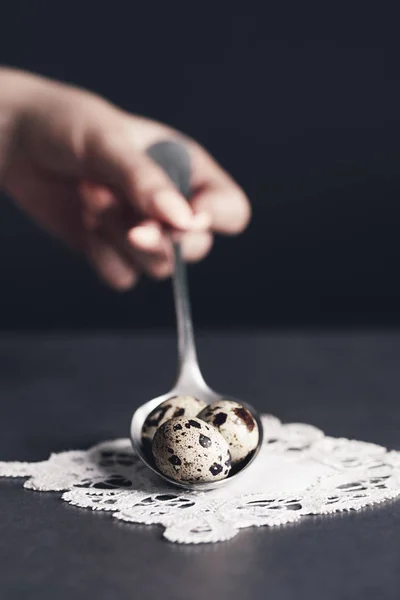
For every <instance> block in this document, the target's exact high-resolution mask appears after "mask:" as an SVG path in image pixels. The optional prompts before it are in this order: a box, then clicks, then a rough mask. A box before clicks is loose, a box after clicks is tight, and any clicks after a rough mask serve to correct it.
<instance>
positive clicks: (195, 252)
mask: <svg viewBox="0 0 400 600" xmlns="http://www.w3.org/2000/svg"><path fill="white" fill-rule="evenodd" d="M181 244H182V256H183V258H184V259H185V260H186V261H188V262H198V261H200V260H203V258H204V257H205V256H207V254H208V253H209V252H210V250H211V247H212V244H213V236H212V234H211V233H208V232H203V233H187V234H185V235H184V236H183V237H182V242H181Z"/></svg>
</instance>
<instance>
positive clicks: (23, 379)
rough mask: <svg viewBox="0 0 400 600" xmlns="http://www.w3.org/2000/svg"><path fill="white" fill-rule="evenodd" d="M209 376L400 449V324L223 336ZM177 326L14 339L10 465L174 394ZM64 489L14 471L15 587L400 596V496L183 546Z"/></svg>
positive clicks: (104, 592) (92, 437) (6, 447)
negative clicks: (352, 330) (69, 499)
mask: <svg viewBox="0 0 400 600" xmlns="http://www.w3.org/2000/svg"><path fill="white" fill-rule="evenodd" d="M199 348H200V352H199V353H200V357H201V362H202V364H203V367H204V373H205V375H206V378H207V379H208V380H209V382H210V384H211V385H212V386H213V387H215V388H216V389H219V390H225V391H229V392H232V393H234V394H235V395H236V396H238V397H243V398H245V399H246V400H248V401H249V402H252V403H254V404H255V405H256V406H257V407H258V408H259V409H260V410H262V411H265V412H271V413H273V414H275V415H277V416H278V417H279V418H281V419H282V420H283V421H296V422H299V421H302V422H308V423H312V424H314V425H316V426H318V427H320V428H322V429H323V430H324V431H326V432H328V433H329V434H331V435H334V436H346V437H355V438H358V439H363V440H367V441H371V442H376V443H379V444H383V445H385V446H388V447H390V448H394V449H399V448H400V402H399V398H400V369H399V365H400V335H397V334H391V335H388V334H336V335H334V334H322V333H321V334H318V335H315V334H313V335H306V334H304V335H299V334H296V335H290V334H282V335H277V334H271V335H267V334H260V335H252V334H248V335H244V334H240V335H239V334H237V335H235V334H230V335H226V334H218V333H216V334H214V335H211V334H208V335H204V336H200V340H199ZM174 372H175V352H174V339H173V336H168V335H154V334H144V333H140V334H138V335H131V336H121V335H91V336H87V337H84V336H72V335H71V336H61V335H60V336H52V337H40V336H36V337H34V336H30V337H21V336H10V335H9V334H7V335H3V336H2V337H1V338H0V395H1V404H0V460H27V461H33V460H41V459H45V458H47V456H48V455H49V453H50V452H55V451H60V450H64V449H83V448H87V447H88V446H90V445H92V444H93V443H95V442H98V441H101V440H103V439H106V438H112V437H125V436H127V433H128V428H129V422H130V417H131V414H132V411H133V409H134V408H135V406H137V405H138V404H140V403H141V402H143V401H144V400H146V399H148V398H150V397H153V396H156V395H158V394H159V393H161V392H164V391H166V390H167V389H168V388H169V386H170V384H171V383H172V379H173V375H174ZM59 496H60V495H59V494H56V493H33V492H31V491H28V490H24V489H22V488H21V485H20V483H19V482H18V481H15V480H1V481H0V571H1V575H0V598H1V599H3V598H4V599H5V600H13V599H19V598H21V599H24V598H27V599H28V598H29V599H30V600H31V599H36V598H38V599H39V598H40V599H41V600H46V599H47V598H49V599H50V598H51V599H52V600H53V599H55V598H57V600H64V599H65V600H67V599H68V600H70V598H75V599H81V598H82V599H86V598H91V599H93V598H95V599H96V600H108V599H117V600H125V599H129V600H131V599H132V598H140V599H143V600H144V599H146V598H163V599H165V600H168V599H174V600H180V599H182V600H183V599H185V600H197V599H199V600H200V599H203V598H218V599H219V600H224V599H228V598H229V599H230V600H235V599H239V598H240V599H242V598H251V599H254V600H256V599H261V598H262V599H264V598H268V599H271V600H291V599H293V600H294V599H296V600H303V599H304V600H314V599H315V600H317V599H318V600H320V599H321V598H323V599H324V600H330V599H332V600H333V599H335V600H337V599H340V600H342V599H343V600H346V599H356V598H360V599H361V598H362V599H363V600H366V599H370V598H371V599H373V600H376V599H377V598H379V599H380V600H388V599H392V598H393V599H396V600H398V598H399V596H400V570H399V564H400V542H399V530H400V510H399V508H400V504H399V503H397V502H395V501H393V502H388V503H386V504H384V505H382V506H380V507H378V508H374V509H372V508H371V509H366V510H364V511H362V512H361V513H357V514H356V513H349V514H343V515H339V516H329V517H315V518H307V519H304V520H303V521H301V522H300V524H296V525H292V526H287V527H283V528H276V529H269V528H258V529H246V530H243V531H242V532H240V533H239V534H238V535H237V537H235V538H234V539H233V540H231V541H229V542H225V543H220V544H217V545H202V546H178V545H174V544H170V543H168V542H166V541H164V540H163V539H161V529H160V528H159V527H156V526H154V527H141V526H136V525H133V524H125V523H119V522H116V521H115V520H113V519H111V517H110V516H109V515H106V514H97V513H92V512H90V511H84V510H82V509H79V508H75V507H72V506H70V505H68V504H66V503H64V502H61V501H60V499H59Z"/></svg>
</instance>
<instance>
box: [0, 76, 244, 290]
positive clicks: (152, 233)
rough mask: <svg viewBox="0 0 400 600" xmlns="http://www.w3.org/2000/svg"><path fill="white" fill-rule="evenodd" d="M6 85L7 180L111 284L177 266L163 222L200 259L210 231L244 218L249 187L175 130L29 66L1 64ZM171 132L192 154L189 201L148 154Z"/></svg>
mask: <svg viewBox="0 0 400 600" xmlns="http://www.w3.org/2000/svg"><path fill="white" fill-rule="evenodd" d="M3 89H6V90H7V91H6V92H5V98H4V97H2V95H3V94H4V92H2V91H0V183H1V185H2V186H3V188H4V189H5V190H6V191H7V192H8V193H9V194H10V195H11V197H12V198H14V200H15V202H16V203H17V204H18V205H19V206H20V207H21V208H23V209H24V210H25V211H26V212H27V213H28V214H29V215H30V216H31V217H33V218H34V219H35V220H36V221H37V222H38V223H39V224H40V225H42V226H43V227H44V228H45V229H46V230H47V231H48V232H50V233H52V234H53V235H55V236H57V237H58V238H60V239H61V240H63V241H64V242H66V243H67V244H68V245H70V246H71V247H73V248H75V249H77V250H79V251H80V252H82V253H83V254H85V255H86V257H87V258H88V260H89V262H90V263H91V264H92V265H93V267H94V268H95V269H96V271H97V272H98V274H99V275H100V276H101V277H102V278H103V279H104V280H105V281H106V282H107V283H108V284H110V285H111V286H113V287H114V288H116V289H121V290H124V289H127V288H130V287H131V286H132V285H134V284H135V283H136V281H137V280H138V278H139V276H140V275H141V273H143V272H144V273H147V274H148V275H150V276H152V277H155V278H164V277H167V276H169V275H170V274H171V271H172V257H171V248H170V244H169V243H168V236H167V234H166V229H167V228H168V229H173V230H177V231H180V232H182V246H183V253H184V257H185V258H186V260H188V261H197V260H200V259H202V258H203V257H204V256H205V255H206V254H207V253H208V252H209V250H210V248H211V245H212V238H213V233H214V232H218V233H222V234H236V233H239V232H240V231H242V230H243V229H244V228H245V226H246V225H247V223H248V220H249V217H250V208H249V204H248V201H247V199H246V196H245V195H244V193H243V191H242V190H241V189H240V188H239V186H238V185H237V184H236V183H235V182H234V181H233V180H232V179H231V178H230V177H229V175H228V174H227V173H226V172H225V171H224V170H223V169H222V168H221V167H220V166H218V165H217V163H216V162H215V161H214V160H213V158H212V157H211V156H210V155H209V154H208V153H207V152H206V151H205V150H204V149H203V148H202V147H200V146H199V145H198V144H197V143H196V142H194V141H193V140H190V139H187V138H185V137H183V136H182V134H180V133H178V132H177V131H174V130H173V129H170V128H169V127H167V126H165V125H162V124H160V123H156V122H154V121H150V120H147V119H145V118H142V117H138V116H134V115H131V114H127V113H126V112H123V111H122V110H120V109H118V108H117V107H115V106H113V105H112V104H110V103H108V102H107V101H105V100H104V99H102V98H100V97H97V96H95V95H93V94H91V93H89V92H86V91H83V90H80V89H76V88H73V87H69V86H66V85H63V84H60V83H57V82H52V81H48V80H45V79H42V78H39V77H35V76H32V75H27V74H24V73H18V72H15V71H11V70H5V69H4V70H0V90H3ZM2 103H3V112H2ZM2 114H3V119H2ZM4 115H5V116H4ZM4 122H6V124H7V126H6V127H4V126H3V143H1V140H2V137H1V134H2V130H1V125H2V123H4ZM174 138H175V139H179V138H180V139H181V140H183V141H184V143H185V144H186V145H187V148H188V150H189V152H190V154H191V161H192V169H193V175H192V189H193V195H192V198H191V201H190V204H188V202H187V201H186V200H185V199H184V198H183V197H182V196H181V195H180V194H179V192H178V191H177V190H176V189H175V187H174V186H173V184H172V183H171V181H170V180H169V179H168V177H167V176H166V175H165V173H164V172H163V171H162V170H161V169H160V168H159V167H158V166H157V165H156V164H155V163H154V162H153V161H152V160H151V159H150V158H149V157H148V156H147V155H146V149H147V148H148V147H149V146H150V145H152V144H154V143H156V142H158V141H161V140H165V139H174ZM4 140H6V142H7V143H6V142H5V141H4Z"/></svg>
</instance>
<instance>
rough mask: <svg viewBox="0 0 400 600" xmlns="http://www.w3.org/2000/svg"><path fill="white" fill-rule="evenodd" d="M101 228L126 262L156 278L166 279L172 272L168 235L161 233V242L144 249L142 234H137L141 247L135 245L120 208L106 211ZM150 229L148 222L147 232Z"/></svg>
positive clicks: (102, 233) (105, 237) (103, 234)
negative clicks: (130, 237)
mask: <svg viewBox="0 0 400 600" xmlns="http://www.w3.org/2000/svg"><path fill="white" fill-rule="evenodd" d="M156 226H157V225H156ZM143 227H145V226H143ZM158 227H159V226H158ZM99 228H100V231H101V235H102V237H103V238H104V239H107V241H108V242H109V243H110V244H111V245H112V246H113V248H115V250H116V251H117V252H118V254H119V255H120V256H122V257H123V258H124V260H125V261H126V263H128V264H131V265H136V266H137V267H138V268H139V269H140V271H143V272H144V273H146V274H147V275H149V276H150V277H154V278H156V279H164V278H166V277H168V276H169V275H170V274H171V272H172V247H171V242H170V240H169V237H168V236H167V235H165V234H164V235H162V234H161V233H160V238H159V243H158V244H156V245H154V246H153V247H150V246H149V245H147V248H146V249H143V239H141V236H140V235H139V236H138V235H136V239H137V238H139V241H140V242H141V248H140V247H139V246H140V244H136V247H135V246H134V245H133V244H132V242H131V240H130V239H129V233H130V231H129V229H127V228H126V224H125V222H124V220H123V215H122V213H121V211H120V210H111V211H107V213H104V214H103V215H102V219H101V221H100V224H99ZM133 229H136V228H133ZM138 229H139V228H138ZM149 229H150V227H149V224H146V229H145V231H146V233H148V230H149ZM160 231H161V230H160ZM146 241H148V240H146ZM145 245H146V244H145Z"/></svg>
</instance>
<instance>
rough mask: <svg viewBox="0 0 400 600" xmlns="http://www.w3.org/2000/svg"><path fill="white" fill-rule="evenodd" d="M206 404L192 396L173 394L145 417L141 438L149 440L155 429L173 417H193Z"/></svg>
mask: <svg viewBox="0 0 400 600" xmlns="http://www.w3.org/2000/svg"><path fill="white" fill-rule="evenodd" d="M205 406H206V403H205V402H204V401H203V400H197V398H194V397H193V396H173V397H171V398H168V400H164V402H162V403H161V404H159V405H158V406H157V407H156V408H155V409H154V410H153V411H152V412H151V413H150V414H149V415H148V417H147V418H146V420H145V422H144V425H143V428H142V439H143V441H144V442H151V441H152V440H153V437H154V434H155V432H156V431H157V429H158V428H159V427H160V425H162V424H163V423H165V422H166V421H168V419H172V418H173V417H195V416H196V415H198V413H199V412H200V411H201V410H202V409H203V408H204V407H205Z"/></svg>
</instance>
